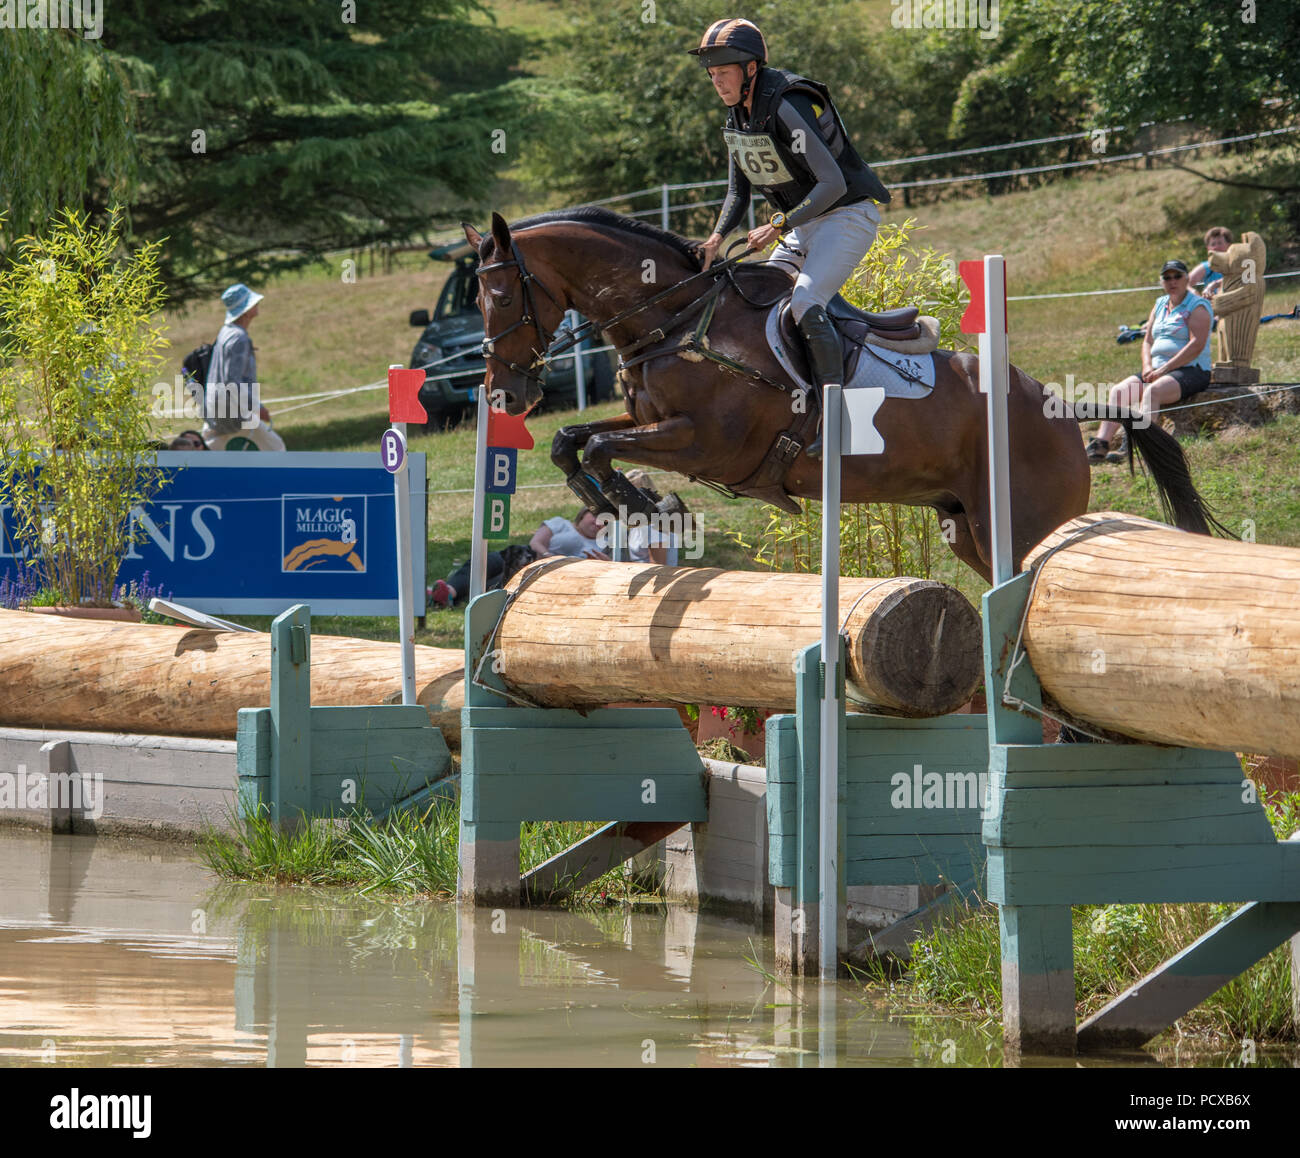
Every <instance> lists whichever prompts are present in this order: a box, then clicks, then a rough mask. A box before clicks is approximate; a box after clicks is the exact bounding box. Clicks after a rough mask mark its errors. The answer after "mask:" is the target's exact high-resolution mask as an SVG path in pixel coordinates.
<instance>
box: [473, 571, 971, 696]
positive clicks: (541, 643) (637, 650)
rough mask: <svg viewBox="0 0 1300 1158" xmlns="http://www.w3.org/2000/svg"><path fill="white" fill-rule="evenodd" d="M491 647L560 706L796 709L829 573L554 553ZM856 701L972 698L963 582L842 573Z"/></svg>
mask: <svg viewBox="0 0 1300 1158" xmlns="http://www.w3.org/2000/svg"><path fill="white" fill-rule="evenodd" d="M509 589H510V590H511V591H512V592H513V596H512V598H511V600H510V602H509V604H508V606H507V608H506V610H505V613H504V615H503V616H502V620H501V624H500V627H499V629H498V631H497V634H496V637H495V639H494V640H493V642H492V644H491V646H492V647H493V648H495V649H496V653H497V654H496V666H497V670H498V671H499V672H500V673H501V676H502V678H503V680H504V681H505V683H506V685H507V686H508V687H509V688H511V689H512V690H513V691H514V692H515V693H517V694H518V695H519V696H521V697H523V698H524V699H526V700H531V701H532V702H534V703H538V704H542V705H546V706H550V707H586V706H589V705H594V704H602V703H609V702H612V701H627V700H662V701H667V702H669V703H682V704H702V703H709V704H728V705H735V706H737V707H756V708H777V709H784V710H789V709H790V708H792V707H793V705H794V689H795V663H796V661H797V658H798V654H799V651H800V650H801V649H802V648H804V647H807V646H808V645H809V644H812V643H816V642H817V641H818V640H819V638H820V636H821V610H820V600H821V580H820V578H819V577H818V576H817V575H794V574H782V573H775V572H772V573H765V572H751V571H721V570H716V569H713V568H698V567H659V566H655V565H653V564H636V563H604V562H597V561H593V560H585V559H546V560H541V561H539V562H537V563H534V564H533V565H532V566H531V567H528V568H526V569H525V570H523V571H521V572H520V573H519V574H518V575H517V576H516V577H515V578H514V579H512V580H511V582H510V584H509ZM840 623H841V628H842V630H843V631H844V632H845V633H846V634H847V636H848V641H849V642H848V673H847V674H848V680H849V688H848V692H849V698H850V699H851V700H852V701H854V702H857V703H859V704H862V705H870V706H871V707H873V708H874V709H877V710H882V711H885V712H888V713H892V714H896V715H903V716H917V717H920V716H934V715H941V714H943V713H945V712H950V711H953V710H955V709H956V708H958V707H960V706H961V705H962V704H963V703H965V702H966V700H968V699H969V698H970V696H971V694H972V692H973V691H974V690H975V688H976V687H977V686H978V684H979V682H980V677H981V663H982V660H981V650H980V647H981V641H980V622H979V616H978V614H977V613H976V611H975V609H974V608H973V607H972V606H971V605H970V603H969V602H968V601H967V600H966V599H965V597H964V596H962V594H961V593H960V592H959V591H957V590H955V589H954V588H952V587H948V586H945V585H944V584H942V583H935V582H932V581H930V580H925V579H906V578H904V579H892V578H891V579H841V580H840Z"/></svg>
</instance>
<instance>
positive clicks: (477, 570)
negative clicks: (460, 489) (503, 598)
mask: <svg viewBox="0 0 1300 1158" xmlns="http://www.w3.org/2000/svg"><path fill="white" fill-rule="evenodd" d="M487 433H488V391H487V384H486V383H483V382H480V383H479V387H478V428H477V431H476V437H475V440H474V514H473V519H474V525H473V527H471V528H470V540H469V541H470V548H469V597H470V598H471V599H474V598H476V597H477V596H479V595H482V594H483V592H484V591H485V590H487V540H486V539H485V538H483V516H484V514H485V513H486V504H487V496H486V494H485V493H484V488H485V487H486V486H487Z"/></svg>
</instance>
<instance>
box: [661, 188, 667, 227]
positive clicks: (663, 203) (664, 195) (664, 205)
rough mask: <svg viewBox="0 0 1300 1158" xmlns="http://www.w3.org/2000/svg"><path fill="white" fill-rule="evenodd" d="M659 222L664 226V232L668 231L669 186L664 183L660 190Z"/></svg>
mask: <svg viewBox="0 0 1300 1158" xmlns="http://www.w3.org/2000/svg"><path fill="white" fill-rule="evenodd" d="M659 217H660V221H659V224H660V225H662V226H663V227H664V232H665V233H667V232H668V186H667V185H663V186H662V187H661V188H660V192H659Z"/></svg>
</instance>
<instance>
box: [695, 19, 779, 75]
mask: <svg viewBox="0 0 1300 1158" xmlns="http://www.w3.org/2000/svg"><path fill="white" fill-rule="evenodd" d="M688 51H689V52H690V54H691V55H692V56H698V57H699V58H700V63H701V64H702V65H704V67H705V68H716V67H717V66H719V65H723V64H744V63H745V62H746V61H748V60H756V61H758V63H759V64H766V63H767V42H766V41H764V39H763V34H762V33H761V32H759V30H758V26H757V25H755V24H751V23H750V22H749V21H748V20H715V21H714V22H713V23H712V24H710V25H709V27H708V30H707V31H706V32H705V33H704V37H703V38H702V39H701V40H700V46H699V48H692V49H689V50H688Z"/></svg>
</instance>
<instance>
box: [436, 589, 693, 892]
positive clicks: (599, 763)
mask: <svg viewBox="0 0 1300 1158" xmlns="http://www.w3.org/2000/svg"><path fill="white" fill-rule="evenodd" d="M508 599H509V596H508V595H507V593H506V592H504V591H489V592H486V593H485V594H483V595H480V596H479V597H478V598H477V599H475V600H473V601H472V602H471V603H470V605H469V607H468V609H467V610H466V613H465V706H464V708H463V709H462V710H461V720H462V725H461V813H460V884H459V888H458V892H459V895H460V896H461V898H462V899H464V900H466V901H468V902H470V903H472V904H476V905H493V906H495V905H516V904H518V903H519V902H520V901H521V900H522V899H526V898H525V897H524V896H523V893H524V889H523V888H522V886H521V877H520V871H519V825H520V823H521V822H522V821H525V820H598V821H599V820H603V821H607V822H609V823H608V824H607V826H606V829H604V830H602V833H601V834H598V836H600V838H601V839H600V840H598V841H596V842H594V845H593V848H594V851H593V852H592V854H591V856H592V857H594V858H599V859H600V860H601V863H600V864H598V865H594V866H587V868H588V869H589V870H590V871H592V872H594V871H605V870H606V869H607V868H610V867H613V865H614V864H616V863H618V862H619V860H621V859H622V857H623V854H624V853H626V852H627V851H629V850H630V849H632V848H634V847H644V841H643V840H637V839H636V838H635V832H634V833H633V834H632V835H631V836H629V835H628V833H627V827H628V826H630V825H638V826H644V829H645V832H653V831H658V832H660V834H661V835H662V833H663V832H665V831H671V830H672V829H673V828H676V827H678V826H680V825H682V824H686V823H689V822H691V821H704V820H707V819H708V802H707V799H706V795H705V787H704V766H703V763H702V762H701V760H700V755H699V753H698V752H697V751H696V750H695V746H694V744H693V742H692V741H691V737H690V734H689V733H688V732H687V731H686V729H685V728H684V727H682V723H681V719H680V718H679V717H678V715H677V713H676V712H674V711H673V710H672V709H670V708H597V709H594V710H592V711H589V712H586V713H585V714H584V713H580V712H576V711H569V710H567V709H562V708H539V707H530V706H519V703H518V700H517V699H516V698H515V697H512V695H511V694H510V693H509V692H508V691H507V689H506V687H505V684H504V683H503V681H502V679H501V676H500V674H499V670H494V669H498V665H497V664H496V662H495V660H496V652H495V650H494V643H493V640H494V637H495V634H496V629H497V624H498V623H499V621H500V618H501V615H502V613H503V612H504V610H505V607H506V604H507V602H508ZM575 662H578V663H581V662H582V660H581V657H580V656H579V657H576V659H575ZM643 835H644V833H643ZM620 838H622V839H620ZM589 859H590V858H589ZM570 863H571V861H570ZM566 871H568V870H566ZM547 883H548V884H549V883H550V882H547ZM561 883H562V882H561Z"/></svg>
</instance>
